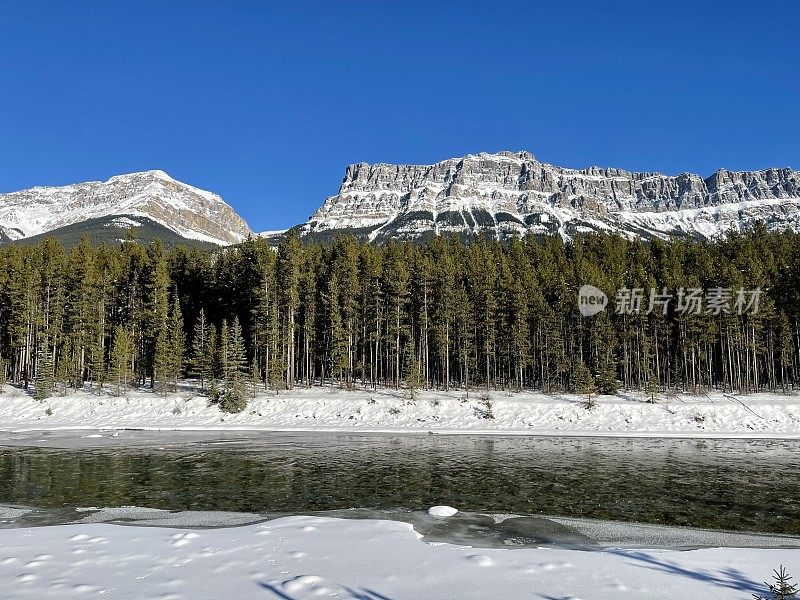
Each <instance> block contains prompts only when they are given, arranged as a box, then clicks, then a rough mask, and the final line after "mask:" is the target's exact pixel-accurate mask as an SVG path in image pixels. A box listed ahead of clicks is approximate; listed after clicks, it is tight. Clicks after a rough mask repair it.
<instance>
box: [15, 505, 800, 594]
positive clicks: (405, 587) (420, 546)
mask: <svg viewBox="0 0 800 600" xmlns="http://www.w3.org/2000/svg"><path fill="white" fill-rule="evenodd" d="M780 563H783V564H786V565H790V566H791V565H797V564H799V563H800V550H796V549H754V548H746V549H745V548H711V549H702V550H691V551H684V552H681V551H674V550H604V551H590V552H586V551H578V550H568V549H557V548H525V549H500V550H498V549H478V548H470V547H465V546H455V545H450V544H428V543H425V542H424V541H421V540H420V536H419V535H418V534H417V533H416V532H415V531H414V530H413V528H412V527H411V525H409V524H407V523H401V522H396V521H376V520H340V519H331V518H325V517H286V518H281V519H277V520H275V521H270V522H266V523H262V524H257V525H246V526H243V527H227V528H221V529H199V530H189V529H181V528H165V527H141V526H119V525H112V524H87V525H62V526H54V527H34V528H19V529H7V530H3V531H0V598H8V597H10V596H6V595H4V594H7V593H9V592H10V591H11V590H13V592H12V593H13V598H15V599H24V598H36V599H39V598H49V597H56V596H58V597H62V596H64V597H67V596H69V597H73V596H75V597H77V596H81V597H83V596H89V595H91V596H98V595H99V596H102V597H107V598H126V599H133V598H170V599H173V600H178V599H181V598H228V597H234V596H235V597H236V598H242V599H246V598H284V599H289V600H302V599H306V598H319V597H336V598H342V599H345V598H351V599H357V598H358V599H361V600H387V599H389V598H391V599H393V600H401V599H405V598H426V599H428V600H437V599H449V598H459V599H463V598H476V599H487V600H488V599H497V598H503V599H505V600H513V599H520V600H522V599H525V600H529V599H536V598H538V599H555V598H558V599H562V598H570V599H578V598H593V599H594V600H604V599H607V600H619V599H620V598H627V597H631V598H633V597H636V598H639V597H647V598H653V599H662V598H663V599H665V600H666V599H669V600H674V599H675V598H706V599H708V600H717V599H718V600H737V599H742V600H744V599H747V598H752V594H753V593H759V592H764V586H763V584H762V583H761V582H762V581H763V580H764V579H768V578H769V576H770V574H771V572H772V569H773V568H774V567H776V566H777V565H778V564H780ZM3 590H4V591H3ZM234 590H235V592H234ZM232 594H233V595H232Z"/></svg>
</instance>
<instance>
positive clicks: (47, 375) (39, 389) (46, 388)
mask: <svg viewBox="0 0 800 600" xmlns="http://www.w3.org/2000/svg"><path fill="white" fill-rule="evenodd" d="M36 366H37V369H36V392H35V394H34V398H36V399H37V400H39V401H42V400H45V399H46V398H49V397H50V396H51V395H52V394H53V384H54V374H53V354H52V349H51V348H50V342H49V340H48V339H47V338H45V340H44V341H43V342H42V345H41V348H40V349H39V359H38V361H37V365H36Z"/></svg>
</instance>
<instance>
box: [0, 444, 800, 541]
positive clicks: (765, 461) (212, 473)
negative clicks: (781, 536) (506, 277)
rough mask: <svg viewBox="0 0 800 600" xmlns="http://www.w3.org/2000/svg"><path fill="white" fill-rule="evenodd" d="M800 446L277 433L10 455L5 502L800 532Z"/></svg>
mask: <svg viewBox="0 0 800 600" xmlns="http://www.w3.org/2000/svg"><path fill="white" fill-rule="evenodd" d="M142 435H143V436H145V435H150V436H152V435H153V434H142ZM251 435H252V434H251ZM153 440H154V441H153V443H154V444H158V443H159V438H153ZM121 441H122V440H121ZM160 443H161V444H162V445H163V439H162V440H161V441H160ZM799 449H800V443H799V442H794V441H743V440H712V441H702V442H698V441H696V440H646V439H638V440H637V439H627V440H626V439H608V438H519V437H459V436H390V435H385V436H379V435H375V436H366V435H364V436H353V435H344V434H342V435H334V434H330V435H310V434H274V433H270V434H263V435H260V436H259V437H258V438H256V439H254V438H250V439H247V440H245V439H243V436H239V437H238V438H237V437H235V436H233V437H232V439H226V440H219V441H216V442H208V441H206V442H203V441H194V442H191V443H188V444H186V443H184V444H182V445H180V446H177V445H176V446H166V447H165V448H159V447H157V446H156V447H148V446H147V445H146V444H145V445H142V444H141V443H139V444H135V445H132V446H129V447H121V446H117V447H105V448H71V449H55V448H0V503H5V504H20V505H29V506H41V507H50V508H56V507H77V506H108V507H113V506H130V505H135V506H143V507H152V508H164V509H171V510H223V511H247V512H267V513H298V512H309V511H320V510H335V509H345V508H369V509H398V508H399V509H407V510H421V509H424V508H427V507H428V506H431V505H435V504H449V505H452V506H456V507H459V508H460V509H462V510H465V511H473V512H494V513H497V512H504V513H517V514H530V515H537V514H546V515H562V516H570V517H585V518H594V519H609V520H618V521H638V522H648V523H660V524H667V525H687V526H693V527H708V528H719V529H730V530H745V531H764V532H779V533H788V534H800V477H798V476H797V474H798V473H797V466H796V456H797V451H798V450H799Z"/></svg>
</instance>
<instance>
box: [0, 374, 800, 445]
mask: <svg viewBox="0 0 800 600" xmlns="http://www.w3.org/2000/svg"><path fill="white" fill-rule="evenodd" d="M479 396H480V395H479V394H477V393H471V394H469V396H467V395H466V394H465V393H464V392H450V393H444V392H433V391H429V392H420V393H418V394H417V395H416V396H415V398H414V399H413V400H412V399H409V398H407V397H406V395H405V394H404V393H403V392H402V391H394V390H377V391H371V390H366V391H365V390H358V391H344V390H340V389H338V388H333V387H326V388H311V389H303V388H298V389H295V390H292V391H291V392H282V393H281V394H279V395H275V394H274V393H271V392H270V393H267V392H264V393H261V394H259V395H258V397H257V398H255V399H254V400H251V401H250V403H249V404H248V407H247V409H246V410H245V411H244V412H242V413H240V414H235V415H229V414H224V413H222V412H220V411H219V409H218V408H217V407H216V406H209V405H208V402H207V400H206V398H205V397H202V396H200V395H198V393H197V390H196V388H195V387H193V386H192V385H185V386H182V388H181V389H180V391H179V392H178V393H176V394H170V395H168V396H166V397H164V396H161V395H158V394H154V393H152V392H150V391H149V390H142V391H127V392H126V393H125V395H124V396H122V397H113V396H112V395H111V392H110V391H107V392H105V393H104V394H102V395H98V394H97V392H96V391H95V392H92V391H89V390H82V391H77V392H71V393H70V394H69V395H67V396H66V397H61V396H54V397H52V398H49V399H48V400H46V401H45V402H42V403H40V402H37V401H35V400H34V399H33V398H32V397H31V395H30V394H29V393H28V392H25V391H23V390H20V389H17V388H12V387H10V386H7V387H6V390H5V391H4V392H3V394H2V395H0V430H4V431H36V430H58V429H88V430H98V429H99V430H102V429H148V430H187V431H188V430H266V431H344V432H390V433H451V434H452V433H472V434H516V435H548V436H630V437H637V436H642V437H648V436H649V437H695V438H710V437H740V438H800V397H799V396H798V395H791V396H784V395H778V394H753V395H749V396H732V395H727V394H722V393H712V394H709V395H707V396H702V397H697V396H689V395H673V396H670V397H661V398H659V399H658V401H657V402H656V403H652V404H650V403H647V402H646V401H645V399H646V398H645V397H644V396H643V395H636V394H629V395H628V394H625V395H618V396H601V397H599V398H598V399H597V404H596V406H595V407H594V408H593V409H591V410H587V409H586V408H585V405H584V398H582V397H578V396H573V395H567V394H558V395H546V394H541V393H527V392H526V393H519V394H511V393H503V392H495V393H493V394H492V395H491V402H492V411H491V414H492V415H493V416H494V418H486V415H487V412H486V410H485V405H484V404H483V402H482V401H481V399H480V397H479Z"/></svg>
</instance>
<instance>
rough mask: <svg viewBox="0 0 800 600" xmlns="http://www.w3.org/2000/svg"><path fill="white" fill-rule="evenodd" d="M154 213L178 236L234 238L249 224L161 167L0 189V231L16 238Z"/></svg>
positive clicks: (226, 241) (213, 239)
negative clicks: (66, 182)
mask: <svg viewBox="0 0 800 600" xmlns="http://www.w3.org/2000/svg"><path fill="white" fill-rule="evenodd" d="M116 216H134V217H145V218H148V219H152V220H153V221H155V222H156V223H159V224H160V225H163V226H164V227H166V228H167V229H170V230H172V231H174V232H175V233H177V234H178V235H179V236H181V237H184V238H187V239H193V240H201V241H205V242H211V243H215V244H223V245H224V244H232V243H236V242H240V241H242V240H243V239H244V238H245V237H247V235H248V234H249V233H250V228H249V227H248V226H247V223H245V221H244V219H242V218H241V217H240V216H239V215H238V214H236V212H235V211H234V210H233V208H231V207H230V206H229V205H227V204H226V203H225V202H224V201H223V200H222V198H220V197H219V196H217V195H216V194H212V193H211V192H206V191H204V190H201V189H198V188H195V187H192V186H190V185H187V184H185V183H182V182H180V181H177V180H175V179H173V178H172V177H170V176H169V175H167V174H166V173H164V172H163V171H144V172H141V173H130V174H127V175H118V176H116V177H112V178H111V179H109V180H108V181H103V182H101V181H92V182H87V183H78V184H75V185H67V186H62V187H34V188H30V189H27V190H22V191H19V192H12V193H10V194H0V237H2V236H4V237H5V238H7V239H11V240H18V239H22V238H27V237H31V236H35V235H38V234H42V233H46V232H48V231H53V230H55V229H59V228H62V227H65V226H69V225H73V224H76V223H81V222H84V221H89V220H95V219H100V218H104V217H116Z"/></svg>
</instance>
